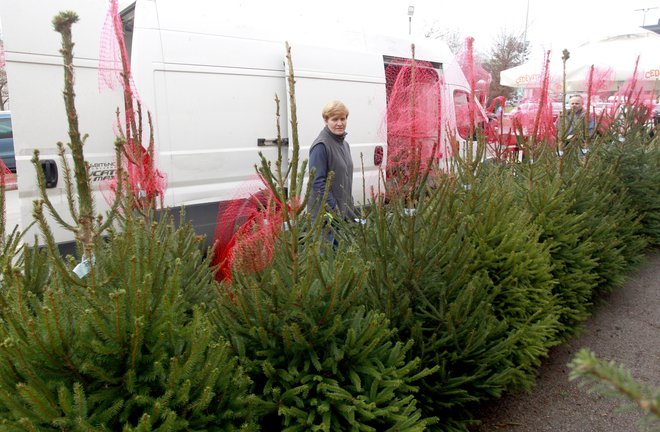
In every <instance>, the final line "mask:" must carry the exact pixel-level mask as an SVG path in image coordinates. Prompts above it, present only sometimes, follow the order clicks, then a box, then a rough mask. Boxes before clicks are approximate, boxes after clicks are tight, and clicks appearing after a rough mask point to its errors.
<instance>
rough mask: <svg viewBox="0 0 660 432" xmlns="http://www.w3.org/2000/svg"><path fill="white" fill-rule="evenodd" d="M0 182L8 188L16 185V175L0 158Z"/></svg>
mask: <svg viewBox="0 0 660 432" xmlns="http://www.w3.org/2000/svg"><path fill="white" fill-rule="evenodd" d="M0 184H2V186H3V187H5V188H7V189H9V188H13V187H15V186H16V176H15V175H14V173H12V172H11V170H10V169H9V168H7V165H5V163H4V162H3V161H2V160H1V159H0Z"/></svg>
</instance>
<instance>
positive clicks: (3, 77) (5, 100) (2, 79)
mask: <svg viewBox="0 0 660 432" xmlns="http://www.w3.org/2000/svg"><path fill="white" fill-rule="evenodd" d="M8 104H9V91H8V89H7V72H5V68H4V67H0V111H5V110H6V109H7V107H8Z"/></svg>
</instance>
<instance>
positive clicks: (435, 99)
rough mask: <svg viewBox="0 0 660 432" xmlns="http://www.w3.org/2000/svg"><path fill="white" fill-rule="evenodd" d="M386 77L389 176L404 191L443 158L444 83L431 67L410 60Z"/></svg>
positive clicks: (393, 66) (390, 67)
mask: <svg viewBox="0 0 660 432" xmlns="http://www.w3.org/2000/svg"><path fill="white" fill-rule="evenodd" d="M385 76H386V83H387V87H386V89H387V145H388V156H387V176H388V180H393V181H394V183H393V184H394V185H395V187H396V188H397V189H400V190H403V189H407V188H410V187H414V183H415V182H416V181H417V180H418V179H420V178H421V176H422V175H423V174H424V173H426V172H427V171H428V170H429V168H430V167H431V166H432V165H433V164H434V163H437V162H438V160H439V159H440V158H441V157H442V154H441V151H440V138H441V106H442V100H441V95H442V93H441V90H442V80H441V77H440V76H439V75H438V73H437V71H436V70H435V69H434V68H433V66H432V64H431V63H429V62H424V61H417V60H410V59H398V60H397V61H396V62H394V63H392V64H389V65H388V66H387V67H386V69H385Z"/></svg>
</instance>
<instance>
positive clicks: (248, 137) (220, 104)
mask: <svg viewBox="0 0 660 432" xmlns="http://www.w3.org/2000/svg"><path fill="white" fill-rule="evenodd" d="M222 3H223V2H218V1H216V0H194V1H190V2H181V1H178V0H137V1H136V2H134V3H133V4H131V5H130V6H129V7H128V8H126V9H125V10H124V11H123V12H122V19H123V22H124V29H125V38H126V44H127V47H128V50H129V53H130V60H131V68H132V74H133V78H134V81H135V85H136V88H137V91H138V93H139V97H140V100H141V101H142V103H143V108H144V110H149V111H150V112H151V113H152V115H153V118H154V129H155V132H154V133H155V143H156V149H157V152H158V156H157V157H158V159H157V163H158V168H159V169H160V170H161V171H163V172H164V173H166V175H167V183H168V185H167V191H166V193H165V197H164V198H165V200H164V202H165V205H166V206H167V207H170V208H180V206H183V205H185V206H186V215H187V217H188V218H189V219H192V220H193V223H194V224H195V225H196V228H197V231H198V232H199V233H200V234H206V235H207V236H211V237H212V235H213V231H214V227H215V223H216V216H217V213H218V203H226V202H228V201H229V200H232V199H236V198H237V194H239V192H240V190H241V187H242V185H243V184H244V182H245V181H246V179H248V178H251V177H253V176H254V165H255V164H257V163H258V162H259V157H258V153H259V152H262V153H263V154H264V155H265V156H266V157H267V158H269V159H271V160H275V159H276V157H277V152H278V149H277V146H276V145H275V138H276V131H277V128H276V117H275V110H276V106H275V102H274V98H275V95H277V96H278V97H279V99H280V100H281V105H282V106H281V119H280V128H281V130H282V137H283V138H284V139H285V140H288V139H290V138H291V130H290V128H291V126H290V124H289V114H288V112H287V109H288V94H287V80H286V76H287V70H286V68H285V40H287V41H288V42H289V43H290V45H291V50H292V59H293V66H294V74H295V78H296V82H295V92H296V104H297V114H298V132H299V141H300V145H301V153H300V154H301V157H303V158H306V157H307V155H308V149H309V145H310V144H311V143H312V141H313V140H314V138H315V137H316V136H317V134H318V132H319V131H320V129H321V128H322V126H323V123H322V119H321V114H320V112H321V108H322V107H323V105H324V104H325V103H326V102H327V101H329V100H333V99H339V100H342V101H343V102H344V103H345V104H346V105H347V106H348V107H349V109H350V112H351V114H350V122H349V127H348V132H349V135H348V137H347V140H348V141H349V143H350V145H351V149H352V154H353V157H354V159H355V160H354V165H355V167H356V169H355V176H356V179H355V181H354V185H355V188H356V190H355V191H354V195H355V198H356V200H357V201H358V202H359V201H361V200H362V197H363V194H362V190H363V189H362V185H363V181H362V169H360V167H361V166H362V163H363V162H362V160H363V161H364V172H365V177H366V179H367V182H368V183H369V182H371V183H376V182H377V181H378V179H379V175H378V173H379V171H380V170H382V169H383V166H384V164H385V163H386V162H385V161H386V156H387V142H386V141H387V138H386V137H387V133H386V124H385V120H384V119H385V118H386V107H387V91H386V88H387V86H388V85H390V86H391V85H392V80H393V79H394V78H393V77H391V76H388V77H386V74H385V67H386V66H387V65H388V64H389V63H392V62H397V61H400V59H406V58H410V57H411V41H410V40H404V39H394V38H390V37H377V36H372V35H365V34H362V33H349V34H348V35H345V36H344V35H339V34H330V35H328V40H327V42H323V41H321V42H318V43H317V42H314V43H311V42H310V41H311V37H307V38H304V40H302V41H301V39H296V38H295V37H291V38H290V39H289V38H288V37H287V36H286V35H282V34H281V33H285V32H283V31H282V29H279V31H278V30H277V29H266V28H257V29H249V28H248V25H249V24H248V23H249V17H242V16H231V17H227V16H226V14H225V13H224V11H223V6H222ZM106 7H107V3H106V1H104V0H59V1H57V2H50V1H49V2H44V1H43V0H21V1H20V2H18V1H15V0H0V19H1V20H2V29H3V38H4V47H5V50H6V59H7V64H6V68H7V73H8V83H9V89H10V93H11V104H12V116H13V120H14V143H15V148H16V162H17V167H18V173H19V175H18V194H19V201H20V205H21V217H22V225H23V226H26V225H27V223H28V222H29V221H30V220H31V218H32V201H33V200H34V199H35V198H37V197H38V192H37V182H36V176H35V174H34V169H33V167H32V166H31V162H30V159H31V157H32V154H33V151H34V150H35V149H39V151H40V158H41V160H42V164H43V165H45V169H46V170H47V171H48V173H50V177H51V178H50V180H51V181H50V189H49V190H48V193H49V196H50V200H51V201H53V202H54V203H56V205H58V206H59V207H60V208H61V209H62V214H67V211H66V205H67V204H66V200H65V199H64V193H63V191H64V185H63V182H62V179H61V175H60V178H59V179H58V177H57V173H58V172H59V173H60V174H61V166H60V161H59V159H58V157H57V155H56V151H55V149H56V143H57V142H58V141H62V142H66V141H67V138H68V136H67V122H66V116H65V112H64V105H63V102H62V95H61V91H62V88H63V71H62V60H61V57H60V54H59V52H58V50H59V46H60V42H61V41H60V35H59V34H57V33H55V32H54V31H53V30H52V25H51V24H50V23H51V20H52V17H53V16H55V15H56V14H57V13H58V12H59V11H62V10H73V11H76V12H77V13H78V15H79V17H80V21H79V23H77V24H75V25H74V27H73V39H74V42H75V44H76V45H75V48H74V55H75V60H74V65H75V69H76V70H75V74H76V82H75V91H76V106H77V110H78V114H79V118H80V129H81V132H83V133H88V134H89V139H88V141H87V142H86V144H85V157H86V159H87V160H88V161H89V163H90V166H91V176H92V180H93V181H94V183H95V184H101V183H102V180H104V179H107V178H111V177H112V176H113V175H114V153H113V151H114V150H113V142H114V139H115V132H114V130H113V127H114V126H113V125H114V123H115V115H116V114H115V112H116V109H117V107H122V106H123V102H122V99H121V91H116V92H107V91H106V92H100V93H99V91H98V87H99V86H98V77H97V73H98V67H99V60H98V59H99V40H100V35H101V29H102V27H103V23H104V20H105V16H106V12H107V11H106ZM316 37H317V38H319V39H320V35H316ZM285 38H286V39H285ZM415 57H416V58H417V59H418V60H425V61H428V62H430V63H431V64H432V66H433V68H434V70H435V72H436V73H437V74H438V76H439V77H441V78H442V80H443V82H444V87H443V92H444V94H443V95H442V99H443V104H442V110H443V117H444V120H443V121H444V122H445V125H446V127H445V128H443V131H442V142H443V144H444V143H446V142H448V140H447V134H454V133H455V132H456V118H455V114H454V112H455V109H457V108H458V109H460V108H461V107H460V106H459V107H457V105H465V104H467V101H468V99H469V87H468V83H467V80H466V79H465V77H464V75H463V74H462V72H461V70H460V67H459V65H458V64H457V63H456V60H455V59H454V57H453V55H452V54H451V52H450V51H449V49H448V48H447V46H446V45H445V44H444V43H443V42H441V41H438V40H422V41H416V42H415ZM388 81H389V82H388ZM291 147H292V146H289V150H288V151H289V152H290V151H291V150H290V149H291ZM379 154H383V155H384V160H383V162H382V163H381V162H380V161H379V160H378V159H379V157H378V155H379ZM361 156H362V158H361ZM368 187H369V185H368ZM96 201H97V205H98V207H99V209H102V208H103V205H105V204H106V203H105V200H104V199H103V198H101V197H100V194H99V196H98V198H97V200H96ZM52 227H53V229H54V231H55V237H56V240H57V241H58V242H67V241H70V240H71V238H70V237H69V236H68V233H66V232H64V231H58V229H57V226H56V225H55V224H53V225H52ZM27 238H30V235H28V236H27Z"/></svg>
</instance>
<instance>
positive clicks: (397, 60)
mask: <svg viewBox="0 0 660 432" xmlns="http://www.w3.org/2000/svg"><path fill="white" fill-rule="evenodd" d="M410 62H411V59H406V58H402V57H392V56H383V66H384V67H385V97H386V100H387V102H389V101H390V95H391V94H392V88H394V84H395V83H396V80H397V77H398V76H399V72H401V69H403V68H404V67H410ZM417 67H419V68H421V69H424V70H432V71H433V72H432V75H434V81H436V82H437V81H439V80H440V76H441V75H442V63H438V62H431V61H426V60H417Z"/></svg>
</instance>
